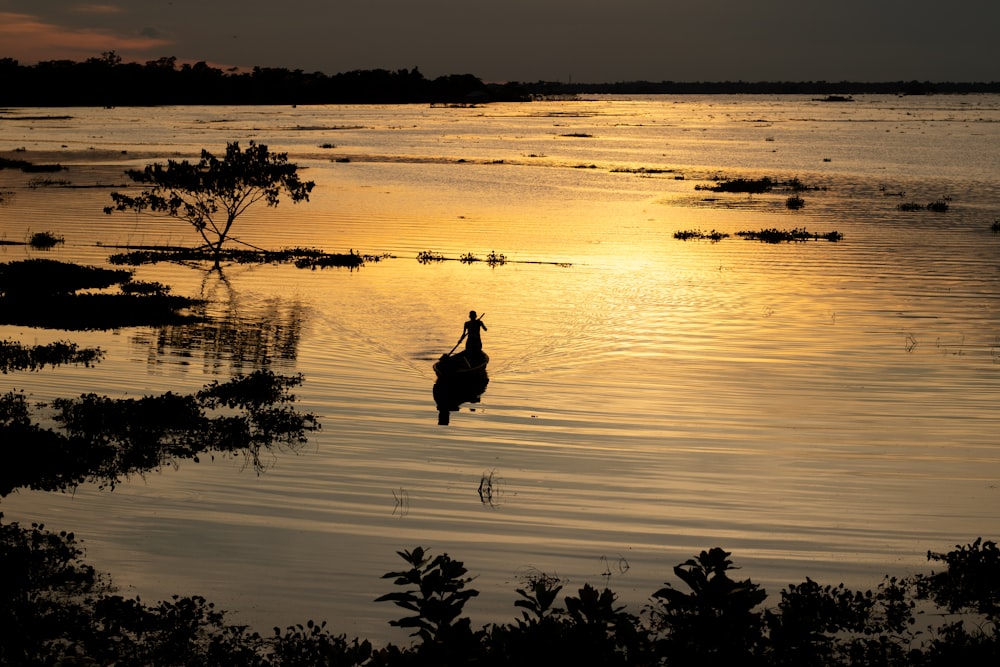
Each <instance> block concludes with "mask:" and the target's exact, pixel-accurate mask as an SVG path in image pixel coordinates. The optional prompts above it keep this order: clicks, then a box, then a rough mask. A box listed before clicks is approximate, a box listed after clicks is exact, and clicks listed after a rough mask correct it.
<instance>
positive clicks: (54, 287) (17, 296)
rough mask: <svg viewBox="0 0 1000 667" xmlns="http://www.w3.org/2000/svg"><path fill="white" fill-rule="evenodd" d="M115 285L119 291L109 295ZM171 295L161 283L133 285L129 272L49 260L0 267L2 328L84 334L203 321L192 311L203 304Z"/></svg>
mask: <svg viewBox="0 0 1000 667" xmlns="http://www.w3.org/2000/svg"><path fill="white" fill-rule="evenodd" d="M112 287H117V288H118V292H107V291H106V290H107V289H109V288H112ZM81 290H82V291H84V292H83V293H78V292H79V291H81ZM94 290H97V291H94ZM169 291H170V288H169V287H168V286H166V285H162V284H160V283H148V282H142V281H133V280H132V272H131V271H128V270H124V269H104V268H100V267H96V266H83V265H79V264H71V263H67V262H59V261H56V260H50V259H27V260H22V261H17V262H8V263H5V264H0V324H16V325H20V326H30V327H43V328H48V329H67V330H75V331H80V330H106V329H117V328H121V327H130V326H155V325H164V324H181V323H186V322H194V321H197V320H198V319H200V316H199V315H197V314H194V313H192V312H190V310H191V309H193V308H195V307H196V306H201V305H203V304H204V301H203V300H201V299H192V298H188V297H184V296H177V295H173V294H169Z"/></svg>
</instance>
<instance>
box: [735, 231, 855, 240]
mask: <svg viewBox="0 0 1000 667" xmlns="http://www.w3.org/2000/svg"><path fill="white" fill-rule="evenodd" d="M736 235H737V236H739V237H741V238H744V239H746V240H748V241H761V242H762V243H788V242H792V241H810V240H812V241H818V240H820V239H822V240H826V241H831V242H837V241H840V240H842V239H843V238H844V235H843V234H841V233H840V232H825V233H813V232H809V231H807V230H806V229H804V228H803V229H775V228H770V229H761V230H758V231H741V232H736Z"/></svg>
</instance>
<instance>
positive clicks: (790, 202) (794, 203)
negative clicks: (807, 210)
mask: <svg viewBox="0 0 1000 667" xmlns="http://www.w3.org/2000/svg"><path fill="white" fill-rule="evenodd" d="M805 205H806V200H805V199H803V198H802V197H799V196H798V195H792V196H791V197H789V198H788V199H786V200H785V207H786V208H789V209H791V210H793V211H797V210H799V209H800V208H802V207H803V206H805Z"/></svg>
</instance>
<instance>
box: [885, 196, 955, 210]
mask: <svg viewBox="0 0 1000 667" xmlns="http://www.w3.org/2000/svg"><path fill="white" fill-rule="evenodd" d="M896 208H897V209H899V210H900V211H906V212H910V211H933V212H935V213H944V212H946V211H947V210H948V201H947V200H945V199H938V200H935V201H932V202H930V203H929V204H927V205H924V204H919V203H917V202H903V203H901V204H897V205H896Z"/></svg>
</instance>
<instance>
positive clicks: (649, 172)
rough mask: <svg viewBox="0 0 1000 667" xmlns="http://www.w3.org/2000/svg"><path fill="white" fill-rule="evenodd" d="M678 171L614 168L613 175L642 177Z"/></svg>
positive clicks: (653, 168) (647, 168)
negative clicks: (637, 175)
mask: <svg viewBox="0 0 1000 667" xmlns="http://www.w3.org/2000/svg"><path fill="white" fill-rule="evenodd" d="M676 171H677V170H676V169H660V168H658V167H613V168H612V169H611V173H612V174H639V175H642V176H647V175H656V174H673V173H676Z"/></svg>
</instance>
